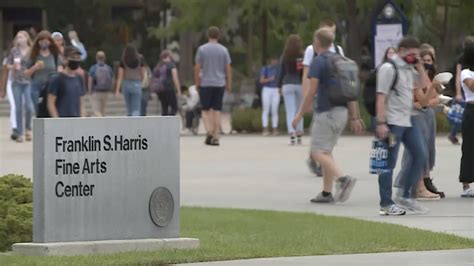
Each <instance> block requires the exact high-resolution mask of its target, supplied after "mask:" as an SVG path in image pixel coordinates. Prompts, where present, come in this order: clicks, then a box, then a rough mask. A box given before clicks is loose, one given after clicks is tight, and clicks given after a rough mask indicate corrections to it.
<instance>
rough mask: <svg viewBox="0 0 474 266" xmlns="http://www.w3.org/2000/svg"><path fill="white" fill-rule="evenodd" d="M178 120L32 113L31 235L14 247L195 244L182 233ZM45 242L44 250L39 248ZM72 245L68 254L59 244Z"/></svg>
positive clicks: (79, 249) (110, 248)
mask: <svg viewBox="0 0 474 266" xmlns="http://www.w3.org/2000/svg"><path fill="white" fill-rule="evenodd" d="M179 123H180V122H179V119H178V118H177V117H146V118H90V119H84V118H70V119H64V118H62V119H35V120H34V149H33V150H34V156H33V162H34V163H33V171H34V174H33V189H34V192H33V243H22V244H15V245H14V246H13V251H14V252H20V253H29V254H37V255H55V254H60V255H76V254H88V253H94V252H95V251H97V250H99V252H100V251H102V252H103V253H110V252H114V251H130V250H155V249H156V248H163V247H172V248H178V247H180V246H182V247H184V248H194V247H197V246H198V245H199V241H198V240H197V239H187V238H181V239H180V238H179V207H180V202H179V200H180V195H179V187H180V186H179ZM147 243H148V244H147ZM98 245H99V246H100V245H102V247H104V248H100V247H99V248H98ZM45 247H48V248H47V250H50V251H49V253H47V254H44V252H40V250H44V248H45ZM52 247H55V248H56V250H57V251H56V252H54V248H52ZM61 247H62V248H63V249H61ZM73 247H76V249H75V251H74V252H72V254H70V253H68V252H65V251H64V250H74V248H73ZM105 247H107V248H105Z"/></svg>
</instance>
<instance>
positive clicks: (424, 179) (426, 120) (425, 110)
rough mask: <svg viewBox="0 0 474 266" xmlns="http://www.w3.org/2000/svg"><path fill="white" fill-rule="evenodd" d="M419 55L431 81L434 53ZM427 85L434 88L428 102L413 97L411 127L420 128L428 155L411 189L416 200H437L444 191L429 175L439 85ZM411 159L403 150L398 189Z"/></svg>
mask: <svg viewBox="0 0 474 266" xmlns="http://www.w3.org/2000/svg"><path fill="white" fill-rule="evenodd" d="M420 56H421V60H422V62H423V65H424V68H425V70H426V73H427V74H428V77H429V78H430V81H431V82H433V79H434V76H435V74H436V66H435V64H434V63H435V57H434V54H433V53H432V52H431V51H430V50H428V49H426V50H422V51H421V53H420ZM429 86H432V87H434V89H433V93H432V97H431V98H430V100H429V102H428V104H427V105H426V106H425V107H423V106H422V105H421V104H420V102H419V101H418V99H417V98H416V97H415V103H414V108H413V112H412V122H413V127H417V128H419V129H420V131H421V134H422V136H423V138H422V144H423V148H424V151H425V152H426V153H427V155H428V156H427V157H426V159H427V160H426V162H425V167H424V172H423V175H422V176H420V179H419V181H418V183H417V185H416V191H413V192H414V193H415V195H416V198H417V199H418V200H439V199H440V198H441V197H444V193H443V192H439V191H438V190H437V188H436V187H435V186H434V185H433V182H432V179H431V176H430V172H431V171H433V168H434V165H435V158H436V143H435V140H436V116H435V109H434V108H435V107H436V106H437V105H438V104H439V98H438V93H437V89H438V88H437V86H439V84H438V83H436V82H434V83H431V84H430V85H429ZM426 90H427V88H424V91H426ZM412 160H413V158H412V156H411V154H410V153H409V152H408V150H405V152H404V153H403V158H402V167H401V170H400V173H399V174H398V176H397V180H396V181H395V187H398V188H400V189H401V188H403V187H404V182H405V177H406V176H407V175H408V170H409V169H410V166H411V162H412Z"/></svg>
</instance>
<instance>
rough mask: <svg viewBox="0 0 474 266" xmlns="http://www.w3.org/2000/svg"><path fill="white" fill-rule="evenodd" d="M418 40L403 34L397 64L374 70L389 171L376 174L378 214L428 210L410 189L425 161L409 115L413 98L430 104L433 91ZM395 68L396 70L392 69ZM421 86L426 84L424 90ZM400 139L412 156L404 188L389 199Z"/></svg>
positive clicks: (378, 118)
mask: <svg viewBox="0 0 474 266" xmlns="http://www.w3.org/2000/svg"><path fill="white" fill-rule="evenodd" d="M419 47H420V43H419V42H418V40H417V39H416V38H414V37H404V38H403V39H402V40H401V41H400V44H399V45H398V52H397V54H396V55H394V56H393V59H392V60H393V61H394V62H395V64H396V66H397V68H395V67H394V66H393V65H392V64H390V63H385V64H383V65H382V66H380V68H379V70H378V71H377V100H376V123H377V127H376V130H375V131H376V137H377V138H379V139H381V140H386V142H387V145H388V164H389V171H388V172H385V173H382V174H380V175H379V193H380V210H379V214H380V215H404V214H406V213H410V214H422V213H427V212H428V211H429V210H428V209H427V208H425V207H423V206H421V205H419V204H418V203H417V202H416V200H415V199H414V198H413V195H412V190H413V189H414V188H415V187H416V183H417V181H418V180H419V178H420V176H422V174H423V171H424V168H425V164H426V161H427V156H428V155H427V152H426V151H425V148H424V145H423V136H422V134H421V132H420V129H419V128H418V127H416V126H413V120H412V117H411V114H412V109H413V98H414V96H415V97H416V99H417V101H418V103H419V104H420V106H421V107H426V106H427V105H429V101H430V99H432V98H433V94H434V93H435V86H428V84H430V81H429V77H428V75H427V74H426V71H425V69H424V67H423V64H422V63H421V60H419V54H420V50H419ZM395 71H398V72H397V73H395ZM395 74H397V75H398V79H397V82H396V84H395V87H394V89H391V88H390V86H391V85H390V84H392V82H393V80H394V78H395V76H396V75H395ZM423 88H427V90H426V91H425V92H423ZM401 143H403V145H404V147H405V149H406V150H407V152H409V153H410V155H411V157H412V158H413V160H412V161H411V165H410V167H409V169H408V170H407V173H406V174H405V176H404V183H403V189H402V190H401V192H402V193H401V194H398V195H397V196H396V197H395V198H394V199H392V177H393V169H394V168H395V165H396V162H397V157H398V151H399V149H400V144H401Z"/></svg>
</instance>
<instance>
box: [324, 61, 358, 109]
mask: <svg viewBox="0 0 474 266" xmlns="http://www.w3.org/2000/svg"><path fill="white" fill-rule="evenodd" d="M324 57H326V58H327V64H328V65H329V75H330V79H329V82H328V99H329V101H330V102H331V104H332V105H334V106H345V105H347V103H349V102H352V101H356V100H357V99H358V98H359V91H360V81H359V66H358V65H357V63H356V62H354V61H353V60H351V59H349V58H347V57H343V56H341V55H339V54H335V53H329V54H325V55H324Z"/></svg>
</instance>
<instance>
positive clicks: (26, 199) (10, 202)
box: [0, 175, 33, 251]
mask: <svg viewBox="0 0 474 266" xmlns="http://www.w3.org/2000/svg"><path fill="white" fill-rule="evenodd" d="M32 202H33V187H32V183H31V181H30V180H29V179H28V178H26V177H24V176H19V175H6V176H2V177H0V251H7V250H10V248H11V245H12V244H13V243H18V242H31V239H32V232H33V229H32V217H33V206H32Z"/></svg>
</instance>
